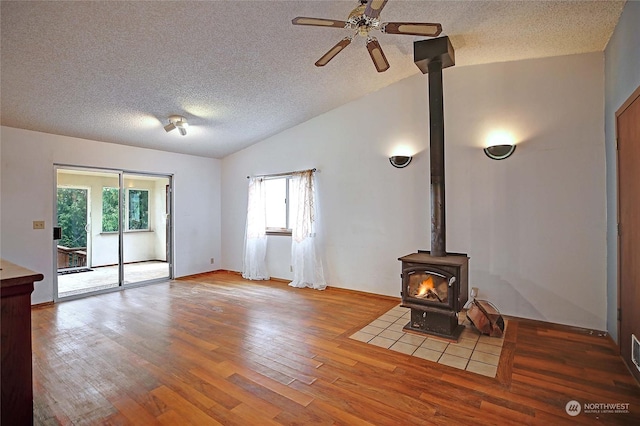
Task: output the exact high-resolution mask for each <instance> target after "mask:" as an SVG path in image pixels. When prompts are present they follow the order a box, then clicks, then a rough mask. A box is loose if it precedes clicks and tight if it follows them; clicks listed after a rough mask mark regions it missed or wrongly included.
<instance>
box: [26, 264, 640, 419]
mask: <svg viewBox="0 0 640 426" xmlns="http://www.w3.org/2000/svg"><path fill="white" fill-rule="evenodd" d="M398 303H399V299H398V300H396V299H391V298H387V297H380V296H375V295H369V294H363V293H356V292H349V291H344V290H339V289H332V288H329V289H327V290H325V291H322V292H321V291H315V290H311V289H294V288H291V287H288V286H287V285H286V284H285V283H282V282H274V281H267V282H256V281H245V280H243V279H242V278H240V277H239V276H237V275H234V274H219V273H218V274H203V275H199V276H195V277H190V278H189V279H186V280H179V281H174V282H170V283H166V284H157V285H152V286H147V287H141V288H134V289H129V290H126V291H124V292H118V293H110V294H104V295H100V296H94V297H89V298H86V299H81V300H74V301H69V302H64V303H60V304H56V305H53V306H48V307H43V308H39V309H34V310H33V311H32V321H33V326H32V327H33V361H34V367H33V369H34V371H33V373H34V374H33V375H34V407H35V409H34V410H35V413H34V418H35V423H36V424H78V425H80V424H117V425H126V424H136V425H138V424H140V425H147V424H148V425H155V424H169V425H183V424H196V425H208V424H214V425H215V424H223V425H311V424H341V425H365V424H373V425H393V426H397V425H421V424H439V425H450V424H456V425H459V424H463V425H466V424H474V425H481V424H498V425H505V424H551V425H562V424H591V423H604V424H615V425H618V424H630V425H631V424H640V387H639V386H638V384H637V383H636V382H635V381H634V379H633V378H632V376H631V374H630V373H629V372H628V371H627V369H626V367H625V366H624V364H623V363H622V361H621V359H620V357H619V356H618V355H616V354H615V348H614V347H613V346H612V345H611V343H610V342H609V341H608V339H607V338H605V337H598V336H596V335H590V334H588V333H587V332H585V331H584V330H576V329H572V328H569V327H562V326H552V325H549V324H542V323H537V322H532V321H517V320H514V319H510V323H509V327H508V329H507V335H506V336H505V343H504V349H503V351H502V356H501V358H500V366H499V368H498V374H497V377H496V378H495V379H494V378H488V377H484V376H480V375H477V374H473V373H469V372H466V371H463V370H458V369H455V368H452V367H447V366H444V365H439V364H436V363H433V362H430V361H426V360H422V359H420V358H416V357H411V356H408V355H404V354H402V353H399V352H394V351H390V350H387V349H382V348H378V347H375V346H372V345H368V344H366V343H361V342H358V341H356V340H353V339H350V338H349V337H348V336H350V335H351V334H352V333H354V332H355V331H356V330H358V329H360V328H362V327H363V325H365V324H367V323H369V322H371V321H372V319H374V318H376V317H378V316H380V315H381V314H382V313H383V312H386V311H388V310H389V309H391V308H392V307H393V306H395V305H397V304H398ZM571 400H576V401H579V402H580V403H582V404H584V403H598V404H599V403H622V404H629V406H628V409H629V413H628V414H603V413H600V414H589V413H587V414H585V413H584V412H583V413H580V414H579V415H577V416H575V417H570V416H569V415H568V414H567V413H566V411H565V406H566V404H567V403H568V402H569V401H571Z"/></svg>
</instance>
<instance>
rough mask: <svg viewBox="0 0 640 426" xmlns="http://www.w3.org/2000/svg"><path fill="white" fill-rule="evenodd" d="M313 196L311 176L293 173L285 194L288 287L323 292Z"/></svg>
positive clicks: (325, 284) (313, 187) (307, 173)
mask: <svg viewBox="0 0 640 426" xmlns="http://www.w3.org/2000/svg"><path fill="white" fill-rule="evenodd" d="M315 195H316V194H315V185H314V180H313V172H312V171H311V170H307V171H305V172H296V173H294V174H293V176H292V178H291V182H290V190H289V199H290V203H291V218H290V219H291V227H292V238H291V240H292V243H291V264H292V266H293V281H291V282H290V283H289V285H290V286H292V287H311V288H315V289H316V290H324V289H325V288H326V287H327V283H326V281H325V279H324V271H323V269H322V263H321V262H320V258H319V257H318V253H317V247H316V244H317V241H316V225H317V223H316V219H317V216H316V211H315V198H316V197H315Z"/></svg>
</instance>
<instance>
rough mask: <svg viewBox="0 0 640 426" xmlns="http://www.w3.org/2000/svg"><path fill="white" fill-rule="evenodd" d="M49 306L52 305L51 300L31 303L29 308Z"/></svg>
mask: <svg viewBox="0 0 640 426" xmlns="http://www.w3.org/2000/svg"><path fill="white" fill-rule="evenodd" d="M49 306H53V300H51V301H49V302H44V303H36V304H35V305H31V309H42V308H48V307H49Z"/></svg>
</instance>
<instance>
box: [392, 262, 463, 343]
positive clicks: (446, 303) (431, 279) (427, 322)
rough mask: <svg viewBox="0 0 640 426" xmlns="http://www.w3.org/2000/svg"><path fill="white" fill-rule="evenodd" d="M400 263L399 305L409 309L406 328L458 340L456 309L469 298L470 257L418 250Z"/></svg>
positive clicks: (460, 328) (461, 306)
mask: <svg viewBox="0 0 640 426" xmlns="http://www.w3.org/2000/svg"><path fill="white" fill-rule="evenodd" d="M398 260H400V261H401V262H402V291H401V295H402V305H401V306H403V307H405V308H410V309H411V321H409V323H408V324H407V325H406V326H405V327H404V329H405V330H407V331H415V332H420V333H428V334H433V335H436V336H440V337H445V338H448V339H454V340H457V339H458V337H460V333H461V332H462V330H463V329H464V327H462V326H460V325H458V312H460V310H461V309H462V308H463V307H464V305H465V303H467V300H468V296H467V295H468V281H469V258H468V257H467V255H466V254H462V253H448V254H447V256H432V255H431V254H430V253H429V252H428V251H418V252H417V253H412V254H409V255H407V256H403V257H401V258H399V259H398Z"/></svg>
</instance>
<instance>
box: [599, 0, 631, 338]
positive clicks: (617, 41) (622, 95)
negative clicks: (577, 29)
mask: <svg viewBox="0 0 640 426" xmlns="http://www.w3.org/2000/svg"><path fill="white" fill-rule="evenodd" d="M638 22H640V2H637V1H628V2H627V3H626V4H625V6H624V9H623V10H622V15H621V16H620V20H619V21H618V25H617V26H616V29H615V31H614V32H613V35H612V36H611V39H610V40H609V43H608V44H607V48H606V49H605V53H604V56H605V135H606V152H607V331H608V332H609V334H611V336H612V337H613V339H614V340H616V341H617V340H618V320H617V310H618V231H617V223H618V198H617V193H618V192H617V188H618V182H617V173H618V169H617V165H616V147H615V144H616V116H615V114H616V111H617V110H618V109H619V108H620V107H621V106H622V104H623V103H624V102H625V101H626V100H627V99H628V98H629V96H631V94H632V93H633V91H634V90H636V88H638V87H639V86H640V48H638V46H640V26H639V25H638Z"/></svg>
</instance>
